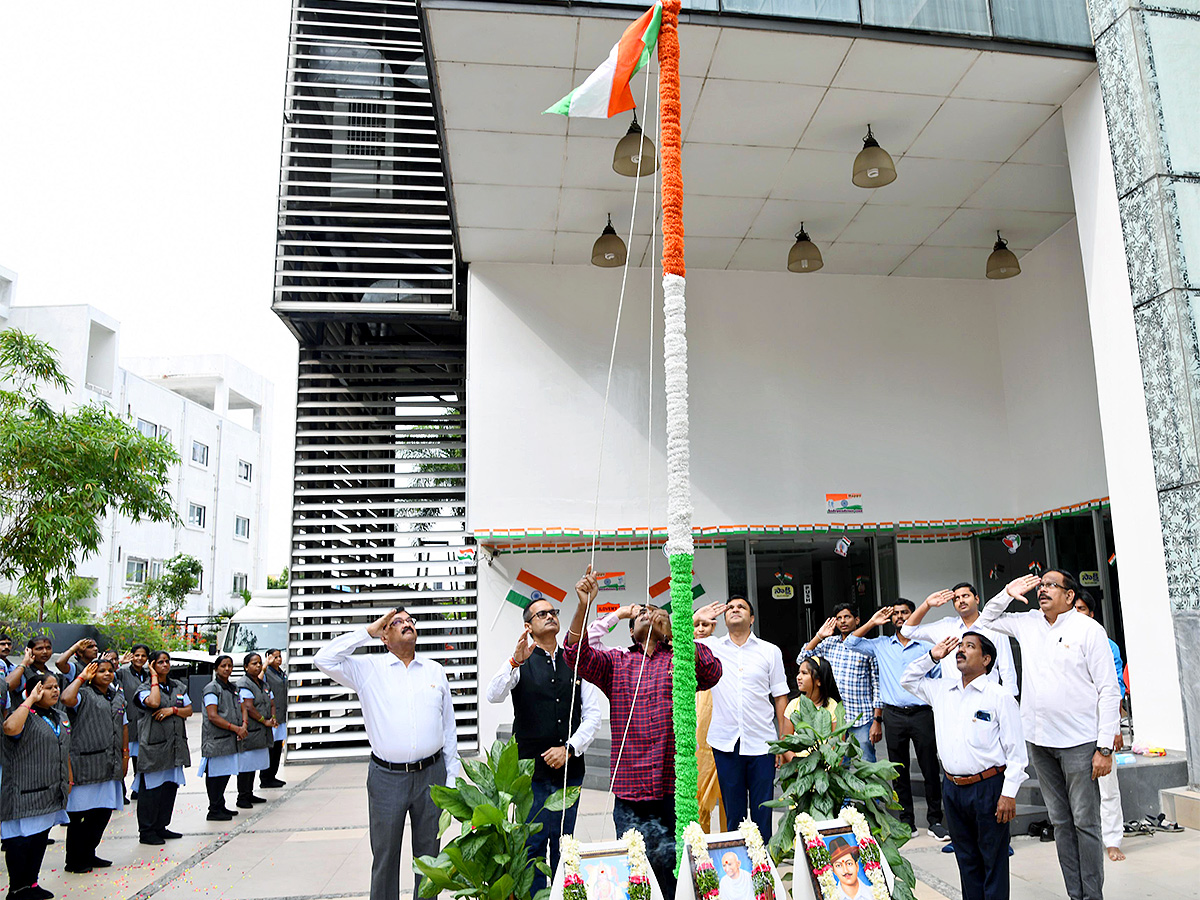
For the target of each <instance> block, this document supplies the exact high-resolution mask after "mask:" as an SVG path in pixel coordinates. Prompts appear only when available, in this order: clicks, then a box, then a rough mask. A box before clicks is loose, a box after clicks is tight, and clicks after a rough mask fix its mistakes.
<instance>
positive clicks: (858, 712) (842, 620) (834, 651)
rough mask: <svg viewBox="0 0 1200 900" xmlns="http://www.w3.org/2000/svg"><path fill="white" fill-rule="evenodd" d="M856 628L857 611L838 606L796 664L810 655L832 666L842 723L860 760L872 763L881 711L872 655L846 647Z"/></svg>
mask: <svg viewBox="0 0 1200 900" xmlns="http://www.w3.org/2000/svg"><path fill="white" fill-rule="evenodd" d="M857 627H858V610H857V609H855V607H854V604H853V603H839V604H837V606H835V607H834V608H833V617H832V618H830V619H826V620H825V624H824V625H822V626H821V629H820V631H818V632H817V633H816V635H815V636H814V637H813V639H812V640H811V641H809V642H808V643H807V644H806V645H805V647H804V649H803V650H801V651H800V655H799V656H797V657H796V663H797V665H798V664H799V663H801V662H802V661H804V660H805V659H807V658H808V657H810V656H823V657H825V659H827V660H829V665H830V666H832V667H833V678H834V680H835V681H836V682H837V686H838V690H840V691H841V693H842V706H843V707H845V709H846V722H847V723H848V724H850V725H853V726H854V727H853V728H852V729H851V734H853V735H854V736H855V737H856V738H857V739H858V743H859V745H860V746H861V747H862V750H863V758H864V759H866V760H867V761H868V762H875V744H876V743H878V741H879V739H880V738H881V737H883V708H882V705H881V703H880V700H879V667H878V665H877V664H876V663H875V658H874V657H873V656H867V655H866V654H864V653H862V652H860V651H858V650H854V649H852V648H850V647H848V646H846V638H848V637H850V635H851V634H852V633H853V632H854V629H856V628H857Z"/></svg>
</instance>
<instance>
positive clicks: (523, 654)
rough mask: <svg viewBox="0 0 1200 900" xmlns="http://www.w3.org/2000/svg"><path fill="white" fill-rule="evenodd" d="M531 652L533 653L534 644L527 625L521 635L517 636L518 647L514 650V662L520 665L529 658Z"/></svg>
mask: <svg viewBox="0 0 1200 900" xmlns="http://www.w3.org/2000/svg"><path fill="white" fill-rule="evenodd" d="M531 653H533V644H532V642H530V640H529V626H528V625H526V626H525V630H524V631H522V632H521V636H520V637H519V638H517V648H516V649H515V650H513V662H515V663H517V664H518V665H520V664H521V663H523V662H525V660H527V659H529V656H530V654H531Z"/></svg>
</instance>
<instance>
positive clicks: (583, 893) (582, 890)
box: [559, 834, 587, 900]
mask: <svg viewBox="0 0 1200 900" xmlns="http://www.w3.org/2000/svg"><path fill="white" fill-rule="evenodd" d="M559 846H560V848H561V852H562V867H563V900H587V886H586V885H584V883H583V876H582V875H581V874H580V873H579V841H577V840H575V838H573V837H571V835H569V834H564V835H563V836H562V841H561V843H560V845H559Z"/></svg>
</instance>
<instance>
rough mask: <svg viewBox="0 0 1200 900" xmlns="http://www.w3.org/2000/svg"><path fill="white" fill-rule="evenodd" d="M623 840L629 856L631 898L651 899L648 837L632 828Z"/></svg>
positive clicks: (636, 899)
mask: <svg viewBox="0 0 1200 900" xmlns="http://www.w3.org/2000/svg"><path fill="white" fill-rule="evenodd" d="M621 840H623V841H624V842H625V846H626V848H627V850H626V852H627V854H628V856H629V888H628V896H629V900H650V896H651V891H650V859H649V858H648V857H647V856H646V839H645V838H644V837H642V833H641V832H640V831H638V830H637V829H636V828H630V829H629V830H628V831H626V832H625V833H624V834H623V835H621Z"/></svg>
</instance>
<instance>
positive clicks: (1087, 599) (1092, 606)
mask: <svg viewBox="0 0 1200 900" xmlns="http://www.w3.org/2000/svg"><path fill="white" fill-rule="evenodd" d="M1056 571H1057V570H1056ZM1075 599H1076V600H1082V601H1083V605H1084V606H1086V607H1087V608H1088V612H1090V613H1091V614H1092V618H1095V617H1096V612H1097V610H1096V598H1095V597H1093V596H1092V595H1091V594H1090V593H1089V592H1088V591H1086V590H1084V589H1083V588H1080V589H1079V590H1078V591H1076V592H1075Z"/></svg>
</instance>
